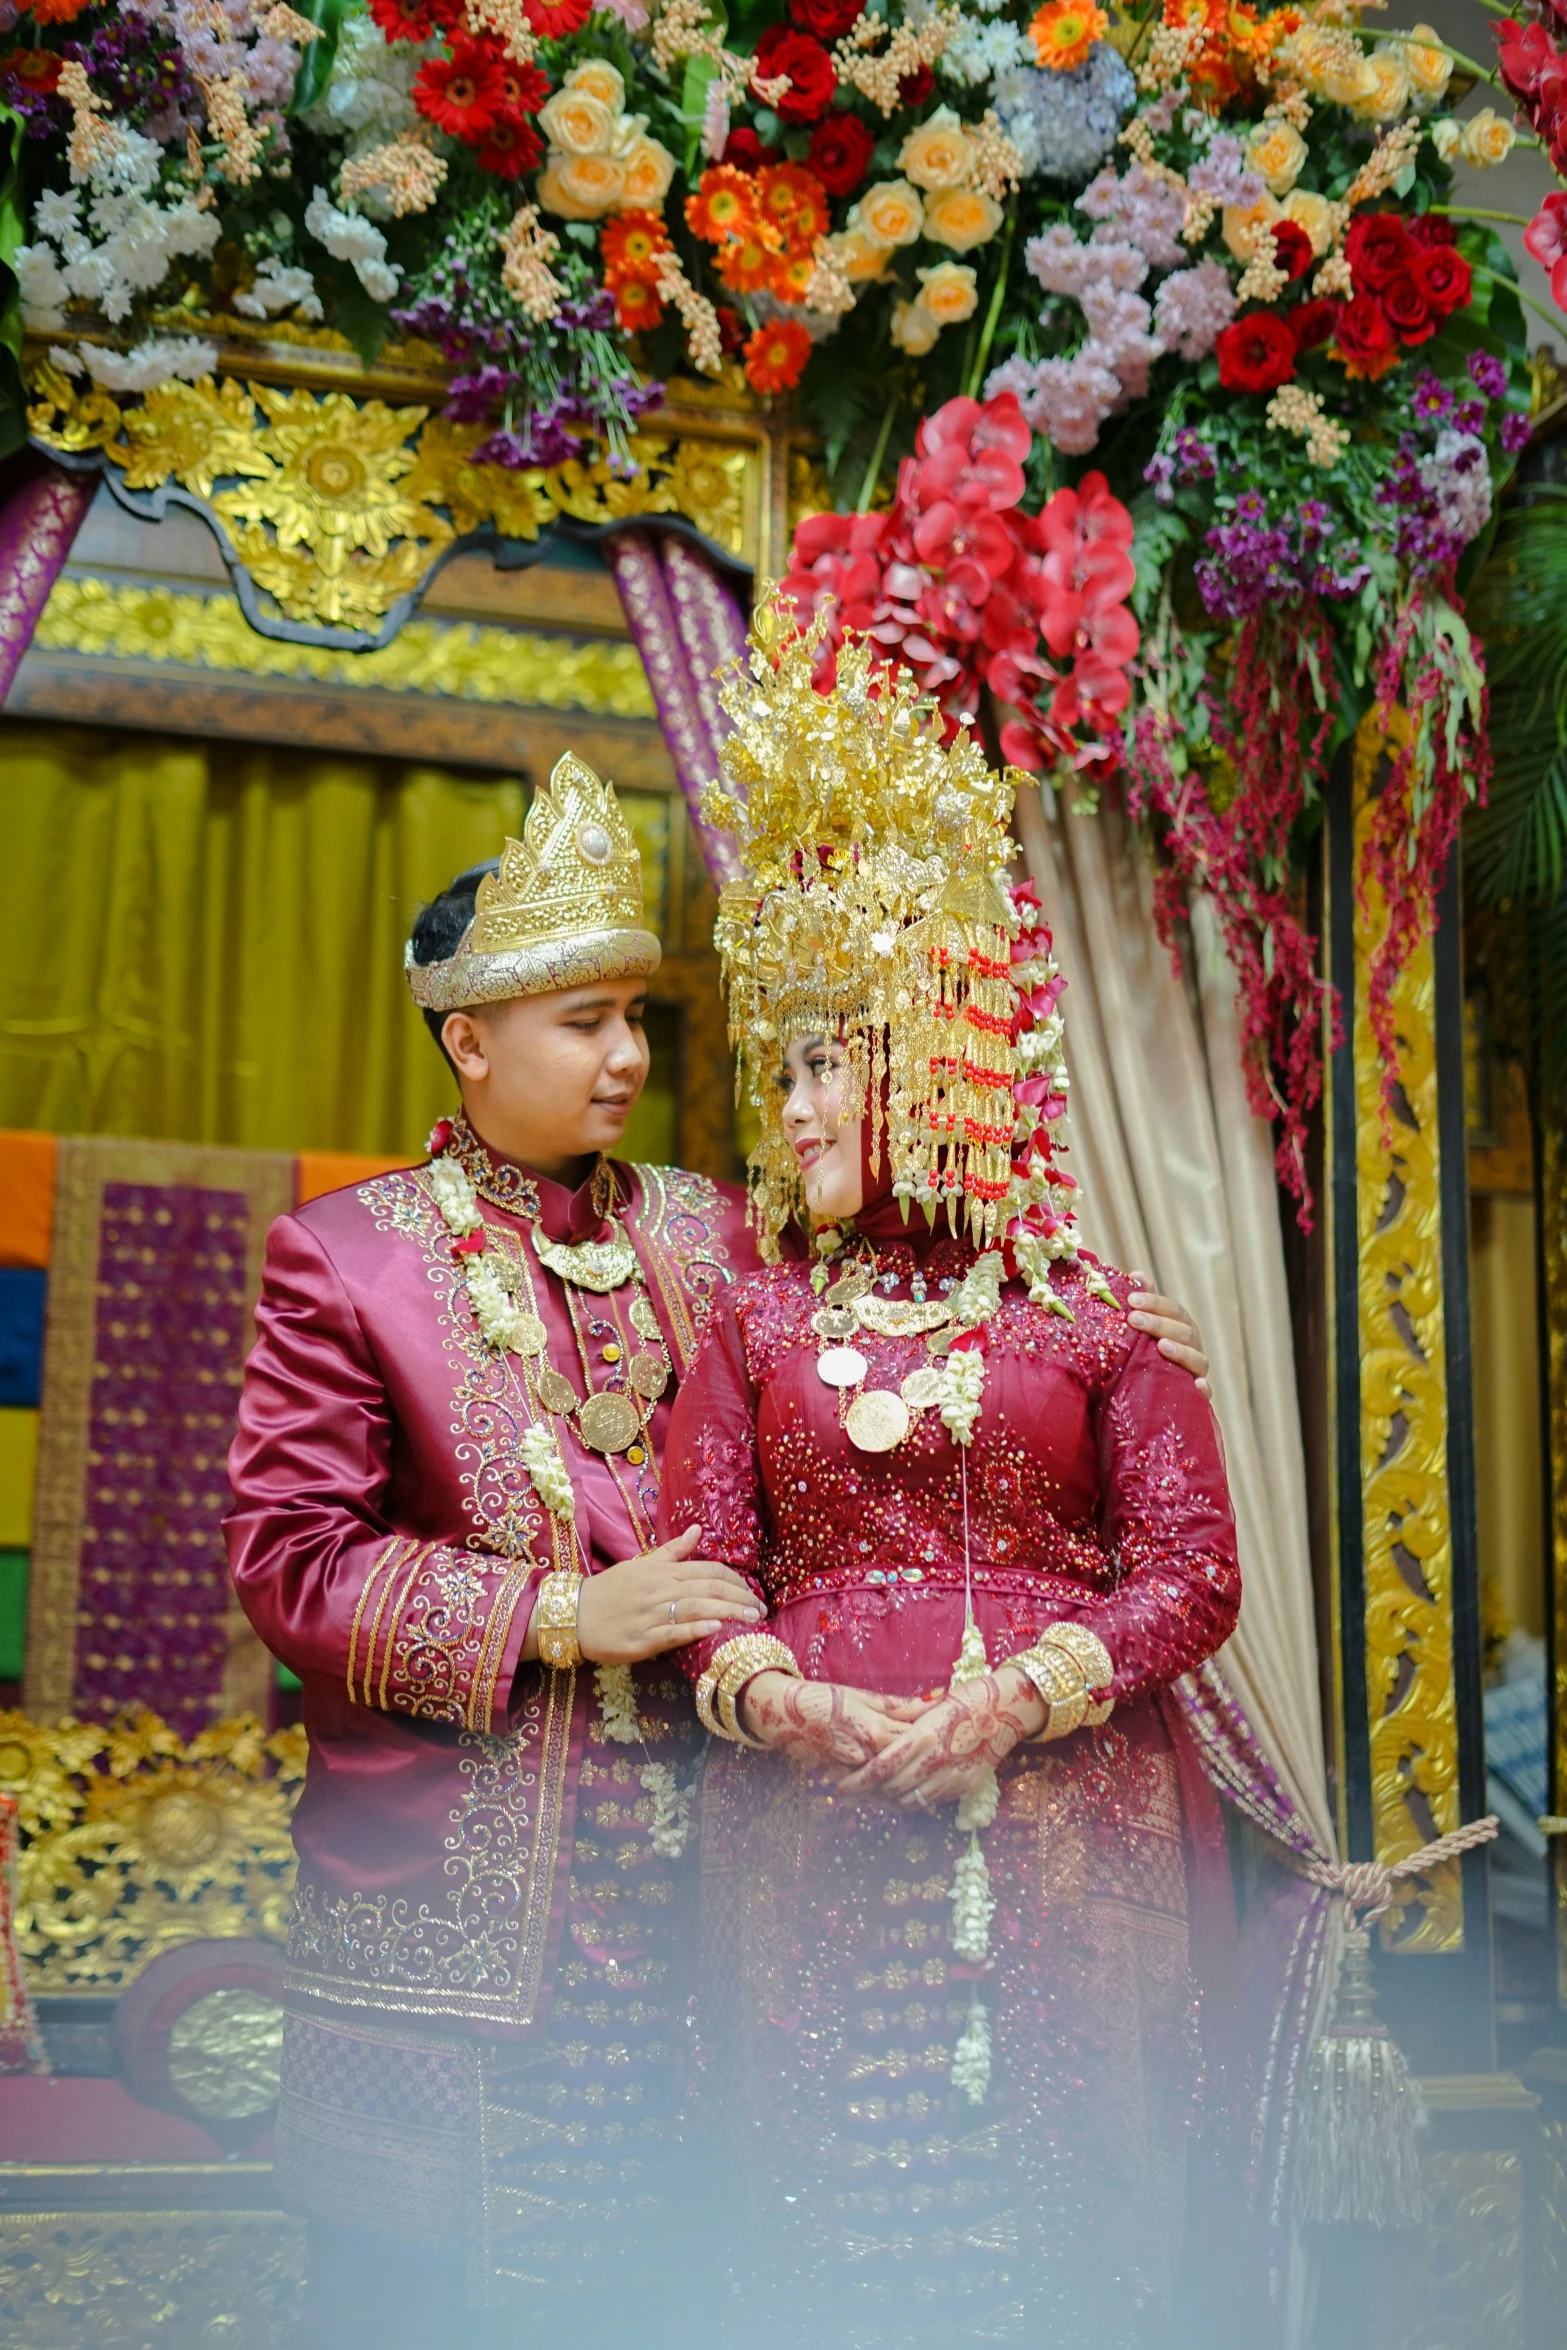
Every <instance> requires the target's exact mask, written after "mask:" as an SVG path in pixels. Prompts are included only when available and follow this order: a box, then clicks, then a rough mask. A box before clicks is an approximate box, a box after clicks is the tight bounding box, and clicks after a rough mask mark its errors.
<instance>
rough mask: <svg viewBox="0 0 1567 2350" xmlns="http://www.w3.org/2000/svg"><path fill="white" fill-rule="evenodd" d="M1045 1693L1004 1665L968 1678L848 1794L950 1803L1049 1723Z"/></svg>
mask: <svg viewBox="0 0 1567 2350" xmlns="http://www.w3.org/2000/svg"><path fill="white" fill-rule="evenodd" d="M1045 1718H1046V1716H1045V1705H1044V1700H1043V1698H1041V1697H1040V1695H1039V1693H1038V1691H1037V1690H1036V1689H1035V1688H1034V1686H1033V1684H1032V1683H1031V1682H1030V1681H1029V1679H1028V1677H1027V1675H1026V1674H1024V1673H1020V1672H1019V1671H1018V1670H1017V1669H1016V1667H1015V1666H1010V1665H1004V1666H1001V1667H1000V1668H999V1669H998V1670H997V1671H996V1672H993V1673H986V1674H985V1675H984V1676H983V1678H981V1679H978V1680H973V1681H965V1682H963V1683H961V1684H960V1686H959V1687H958V1688H956V1689H954V1690H953V1691H952V1692H951V1693H950V1694H949V1695H948V1696H946V1697H944V1698H942V1699H941V1700H940V1702H939V1703H938V1704H936V1705H933V1706H931V1707H930V1708H929V1710H928V1711H927V1712H926V1713H925V1714H923V1715H922V1716H921V1718H920V1719H919V1720H918V1721H917V1722H914V1723H911V1724H910V1725H909V1727H908V1728H907V1729H905V1730H902V1731H900V1732H899V1733H898V1735H897V1736H896V1737H895V1738H893V1739H892V1740H891V1741H890V1742H889V1743H888V1744H886V1745H884V1746H883V1747H882V1748H881V1750H880V1752H879V1753H877V1754H875V1755H873V1756H872V1757H871V1758H870V1759H869V1761H867V1762H866V1763H865V1764H863V1765H862V1767H861V1768H860V1769H859V1770H857V1771H856V1772H854V1773H853V1775H852V1776H851V1777H850V1778H849V1779H847V1780H846V1781H845V1782H844V1786H843V1792H844V1794H846V1795H862V1794H881V1795H891V1796H902V1797H906V1798H912V1796H913V1793H914V1790H915V1788H916V1787H917V1788H918V1789H919V1790H920V1792H921V1794H922V1795H923V1797H924V1799H925V1801H926V1803H946V1802H951V1801H954V1800H955V1799H956V1798H957V1797H958V1796H960V1795H966V1794H967V1793H968V1792H969V1790H970V1788H972V1787H975V1786H977V1785H978V1783H979V1781H980V1780H981V1779H982V1778H983V1777H984V1775H985V1773H986V1771H993V1770H995V1769H996V1767H997V1766H998V1764H1000V1763H1002V1762H1003V1761H1005V1759H1006V1757H1007V1756H1008V1755H1009V1754H1010V1753H1011V1751H1012V1749H1013V1747H1014V1746H1016V1745H1017V1744H1018V1743H1019V1741H1020V1740H1022V1739H1024V1738H1031V1737H1033V1736H1034V1734H1035V1733H1036V1731H1038V1730H1040V1729H1042V1728H1043V1727H1044V1723H1045Z"/></svg>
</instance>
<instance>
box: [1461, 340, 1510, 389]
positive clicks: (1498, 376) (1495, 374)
mask: <svg viewBox="0 0 1567 2350" xmlns="http://www.w3.org/2000/svg"><path fill="white" fill-rule="evenodd" d="M1469 373H1470V377H1471V379H1472V380H1473V383H1474V387H1475V390H1476V391H1477V392H1483V393H1484V394H1485V397H1486V398H1487V399H1488V400H1500V399H1503V398H1505V397H1506V393H1507V369H1506V367H1505V366H1504V365H1503V363H1502V361H1501V360H1500V359H1497V358H1494V357H1493V356H1492V354H1491V353H1490V352H1489V351H1471V352H1470V354H1469Z"/></svg>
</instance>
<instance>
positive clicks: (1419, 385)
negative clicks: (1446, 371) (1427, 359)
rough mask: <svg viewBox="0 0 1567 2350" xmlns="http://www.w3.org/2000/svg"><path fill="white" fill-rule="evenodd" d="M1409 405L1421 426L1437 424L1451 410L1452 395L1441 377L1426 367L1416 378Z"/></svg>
mask: <svg viewBox="0 0 1567 2350" xmlns="http://www.w3.org/2000/svg"><path fill="white" fill-rule="evenodd" d="M1409 405H1410V406H1411V408H1413V410H1414V412H1415V414H1416V415H1417V416H1418V417H1419V418H1420V420H1421V422H1422V424H1439V423H1440V422H1441V420H1442V418H1443V417H1444V416H1446V415H1447V414H1448V413H1449V412H1450V410H1451V408H1452V405H1453V395H1452V393H1451V392H1450V391H1449V390H1448V388H1447V386H1446V384H1445V383H1443V381H1442V379H1441V377H1440V376H1436V375H1433V374H1432V373H1431V370H1430V368H1429V367H1427V368H1425V369H1423V370H1422V372H1421V373H1420V375H1419V376H1418V377H1417V378H1416V381H1415V388H1414V391H1413V393H1412V394H1411V396H1410V402H1409Z"/></svg>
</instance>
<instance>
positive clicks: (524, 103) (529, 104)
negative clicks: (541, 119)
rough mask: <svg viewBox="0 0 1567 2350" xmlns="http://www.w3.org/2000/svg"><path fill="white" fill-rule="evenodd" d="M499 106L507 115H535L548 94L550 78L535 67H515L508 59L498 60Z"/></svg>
mask: <svg viewBox="0 0 1567 2350" xmlns="http://www.w3.org/2000/svg"><path fill="white" fill-rule="evenodd" d="M500 68H501V87H502V93H503V94H502V98H501V104H502V105H503V107H504V108H505V110H506V112H507V113H508V114H537V113H538V111H539V108H540V107H541V106H542V105H543V103H544V101H545V99H546V98H547V97H548V96H549V94H550V77H549V75H548V74H547V73H540V71H539V69H538V67H537V66H536V65H517V64H515V63H514V62H513V60H512V59H511V58H510V57H503V58H502V59H501V60H500Z"/></svg>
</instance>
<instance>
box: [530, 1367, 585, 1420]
mask: <svg viewBox="0 0 1567 2350" xmlns="http://www.w3.org/2000/svg"><path fill="white" fill-rule="evenodd" d="M539 1401H540V1403H541V1404H542V1405H543V1406H544V1409H545V1410H546V1411H547V1412H574V1411H575V1410H576V1408H577V1391H576V1389H575V1388H574V1387H573V1386H572V1384H571V1381H570V1380H569V1379H568V1378H567V1377H566V1376H565V1374H564V1373H563V1372H561V1371H557V1370H556V1369H555V1368H554V1366H553V1365H551V1366H550V1368H549V1369H548V1370H544V1371H541V1372H540V1373H539Z"/></svg>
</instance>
